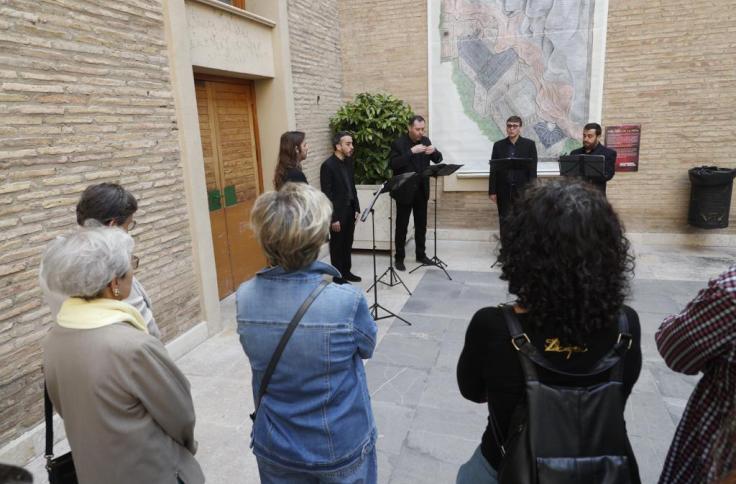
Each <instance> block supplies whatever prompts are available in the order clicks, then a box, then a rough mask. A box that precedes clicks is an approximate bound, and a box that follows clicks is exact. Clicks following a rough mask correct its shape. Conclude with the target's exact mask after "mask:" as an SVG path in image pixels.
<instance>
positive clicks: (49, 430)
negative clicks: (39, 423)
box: [43, 378, 54, 461]
mask: <svg viewBox="0 0 736 484" xmlns="http://www.w3.org/2000/svg"><path fill="white" fill-rule="evenodd" d="M43 413H44V419H45V421H46V453H45V454H44V456H45V457H46V460H47V461H48V460H50V459H53V458H54V406H53V405H52V404H51V399H50V398H49V392H48V390H46V379H45V378H44V380H43Z"/></svg>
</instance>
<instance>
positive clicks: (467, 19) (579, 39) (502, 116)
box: [429, 0, 596, 172]
mask: <svg viewBox="0 0 736 484" xmlns="http://www.w3.org/2000/svg"><path fill="white" fill-rule="evenodd" d="M595 4H596V0H429V13H430V17H429V20H430V23H429V31H430V39H429V49H430V53H429V55H430V105H431V108H430V109H431V119H430V122H431V137H432V141H433V143H434V144H435V145H436V146H437V147H438V148H439V149H440V150H442V153H443V154H444V155H445V159H447V161H449V162H451V163H461V164H464V165H465V167H464V168H463V170H462V171H464V172H483V171H485V172H487V171H488V159H489V158H490V154H491V149H492V146H493V143H494V142H495V141H498V140H500V139H503V138H504V137H506V119H507V118H508V117H510V116H513V115H517V116H520V117H521V118H522V121H523V127H522V133H521V135H522V136H523V137H525V138H530V139H532V140H533V141H534V142H535V143H536V145H537V153H538V155H539V160H540V161H551V160H556V159H557V157H558V156H559V155H560V154H564V153H569V152H570V151H572V150H573V149H575V148H578V147H579V146H581V141H580V137H581V133H582V129H583V126H584V125H585V123H587V122H589V121H590V107H591V96H590V92H591V69H592V67H591V66H592V62H593V61H592V55H593V49H594V42H593V40H594V34H595V33H596V32H595V31H594V20H595V18H594V14H595Z"/></svg>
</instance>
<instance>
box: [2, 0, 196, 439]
mask: <svg viewBox="0 0 736 484" xmlns="http://www.w3.org/2000/svg"><path fill="white" fill-rule="evenodd" d="M0 115H1V116H2V123H1V124H2V125H1V126H0V361H2V365H0V446H2V445H3V444H5V443H7V442H8V441H9V440H11V439H12V438H14V437H17V436H18V435H20V434H21V433H23V432H24V431H25V430H28V429H29V428H30V427H31V426H33V425H35V424H37V423H39V422H40V420H41V417H42V411H41V410H42V388H43V386H42V377H41V354H40V343H41V339H42V338H43V336H44V335H45V333H46V331H47V330H48V328H49V325H50V324H51V319H50V316H49V312H48V310H47V309H46V307H45V305H44V304H43V303H42V301H41V295H40V291H39V289H38V284H37V278H38V264H39V261H40V258H41V255H42V251H43V249H44V247H45V245H46V243H47V242H48V241H49V240H50V239H52V238H53V237H55V236H56V235H58V234H62V233H65V232H67V231H69V230H72V229H74V227H75V226H76V219H75V216H74V206H75V205H76V202H77V200H78V198H79V195H80V193H81V191H82V190H83V189H84V187H86V186H87V185H89V184H92V183H99V182H103V181H114V182H118V183H122V184H123V185H124V186H126V187H127V188H128V189H129V190H131V191H132V192H133V193H134V194H135V196H136V197H137V198H138V201H139V207H140V208H139V211H138V212H137V214H136V218H137V221H138V226H137V228H136V229H135V230H134V231H133V236H134V238H135V239H136V244H137V245H136V254H137V255H139V256H140V258H141V266H140V269H139V270H138V272H137V276H138V277H139V278H140V280H141V281H142V282H143V284H144V285H145V287H146V289H147V290H148V292H149V295H150V296H151V299H152V300H153V304H154V313H155V315H156V319H157V321H158V323H159V325H160V326H161V329H162V332H163V335H164V339H165V340H170V339H172V338H173V337H175V336H177V335H178V334H180V333H182V332H184V331H185V330H187V329H189V328H190V327H192V326H193V325H194V324H195V323H197V322H198V321H200V320H201V315H200V309H199V294H198V289H197V284H196V281H195V276H194V274H193V270H192V255H191V244H190V235H189V226H188V219H187V210H186V200H185V198H184V189H183V181H182V170H181V166H180V160H179V147H178V143H177V133H176V123H175V117H174V100H173V97H172V93H171V86H170V83H169V67H168V60H167V50H166V45H165V42H164V26H163V17H162V10H161V5H160V3H159V2H152V1H149V2H138V1H116V2H108V1H106V0H85V1H82V0H79V1H71V2H55V1H40V0H10V1H9V2H5V3H4V7H3V9H2V10H0Z"/></svg>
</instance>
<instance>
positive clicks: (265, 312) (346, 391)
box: [237, 183, 377, 484]
mask: <svg viewBox="0 0 736 484" xmlns="http://www.w3.org/2000/svg"><path fill="white" fill-rule="evenodd" d="M331 212H332V207H331V205H330V202H329V201H328V200H327V198H326V197H325V195H324V194H323V193H322V192H320V191H319V190H316V189H314V188H311V187H309V186H307V185H305V184H295V183H287V184H286V185H284V187H283V188H282V189H281V190H279V191H278V192H268V193H265V194H263V195H261V196H260V197H259V198H258V199H257V200H256V202H255V205H254V207H253V211H252V214H251V223H252V225H253V229H254V232H255V234H256V238H257V239H258V241H259V243H260V244H261V247H262V248H263V250H264V252H265V254H266V256H267V258H268V260H269V262H270V264H271V267H270V268H267V269H264V270H262V271H261V272H259V273H258V274H256V276H255V277H254V278H252V279H250V280H249V281H247V282H245V283H243V284H242V285H241V286H240V288H239V289H238V293H237V319H238V333H239V335H240V342H241V344H242V345H243V349H244V350H245V353H246V355H247V356H248V359H249V360H250V365H251V369H252V371H253V379H252V384H253V395H254V400H257V392H258V389H259V387H260V384H261V379H262V378H263V376H264V373H265V371H266V367H267V366H268V363H269V361H270V359H271V356H272V355H273V353H274V350H275V349H276V346H277V344H278V342H279V340H280V339H281V336H282V335H283V333H284V331H285V330H286V328H287V326H288V325H289V322H290V321H291V319H292V317H293V316H294V314H295V313H296V312H297V310H298V309H299V307H300V306H301V304H302V303H303V302H304V300H305V299H306V298H307V296H309V294H310V293H311V292H312V290H313V289H314V288H315V287H316V286H317V285H318V284H319V283H320V282H321V281H322V279H323V278H324V277H325V276H333V277H340V273H339V272H338V271H337V270H336V269H335V268H334V267H332V266H330V265H328V264H325V263H323V262H319V261H317V257H318V254H319V250H320V247H321V245H322V244H323V243H324V242H325V240H327V235H328V233H329V224H330V218H331V215H332V213H331ZM376 332H377V327H376V323H375V322H374V321H373V319H372V318H371V315H370V312H369V311H368V304H367V303H366V300H365V298H364V297H363V294H362V292H361V291H359V290H357V289H355V288H354V287H352V286H350V285H349V284H345V285H337V284H334V283H332V284H329V285H328V286H327V287H326V288H325V289H324V290H323V291H322V293H321V294H320V295H319V296H318V297H317V299H315V301H314V303H313V304H312V305H311V306H310V308H309V310H308V311H307V312H306V314H305V315H304V317H303V318H302V320H301V322H300V323H299V325H298V326H297V328H296V331H294V334H293V335H292V336H291V339H290V340H289V342H288V344H287V345H286V348H285V349H284V352H283V354H282V355H281V359H280V360H279V362H278V365H277V366H276V370H275V371H274V373H273V376H272V378H271V381H270V383H269V385H268V389H267V390H266V392H265V394H264V395H263V398H262V399H261V402H260V407H259V408H258V413H257V417H256V419H255V422H254V426H253V431H252V434H251V437H252V441H251V446H252V447H253V452H254V454H255V455H256V459H257V461H258V470H259V473H260V477H261V482H262V483H266V484H267V483H286V482H289V483H291V482H314V483H317V482H330V483H333V482H334V483H358V482H361V483H375V482H376V451H375V440H376V429H375V423H374V420H373V412H372V411H371V402H370V395H369V393H368V386H367V384H366V378H365V370H364V368H363V361H362V360H364V359H367V358H370V357H371V355H372V354H373V349H374V348H375V345H376Z"/></svg>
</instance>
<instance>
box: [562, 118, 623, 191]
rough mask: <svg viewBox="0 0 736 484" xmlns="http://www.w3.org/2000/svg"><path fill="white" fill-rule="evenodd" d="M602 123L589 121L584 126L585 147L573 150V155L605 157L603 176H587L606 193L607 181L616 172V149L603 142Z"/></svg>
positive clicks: (588, 179)
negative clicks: (606, 145)
mask: <svg viewBox="0 0 736 484" xmlns="http://www.w3.org/2000/svg"><path fill="white" fill-rule="evenodd" d="M601 133H602V129H601V125H600V124H598V123H588V124H586V125H585V127H583V147H582V148H578V149H576V150H572V152H571V153H570V154H571V155H600V156H603V157H605V159H606V163H605V166H604V170H603V176H602V177H596V178H586V180H587V181H589V182H590V183H592V184H593V185H595V186H596V187H598V188H599V189H600V190H601V191H602V192H603V193H604V194H605V193H606V182H608V180H610V179H611V178H613V175H615V174H616V151H615V150H612V149H611V148H607V147H605V146H604V145H603V144H602V143H601Z"/></svg>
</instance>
